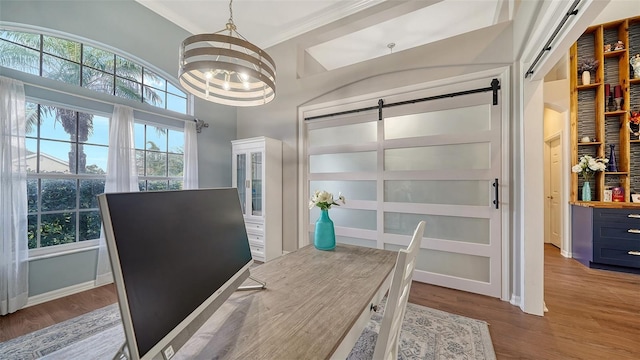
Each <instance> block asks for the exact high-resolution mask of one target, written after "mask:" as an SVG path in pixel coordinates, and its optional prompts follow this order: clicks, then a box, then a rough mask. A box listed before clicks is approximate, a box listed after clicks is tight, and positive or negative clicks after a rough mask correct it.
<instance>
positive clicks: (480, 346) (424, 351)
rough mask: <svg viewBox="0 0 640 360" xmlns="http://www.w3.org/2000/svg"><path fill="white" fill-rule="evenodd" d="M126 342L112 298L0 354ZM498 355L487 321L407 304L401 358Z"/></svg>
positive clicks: (110, 347) (372, 333)
mask: <svg viewBox="0 0 640 360" xmlns="http://www.w3.org/2000/svg"><path fill="white" fill-rule="evenodd" d="M382 305H383V306H384V304H382ZM381 313H382V312H381V311H379V312H378V313H376V314H374V315H373V317H372V318H371V321H369V324H368V325H367V328H366V329H365V331H363V332H362V335H361V336H360V338H359V339H358V341H357V343H356V345H355V347H354V348H353V351H352V352H351V354H350V355H349V360H362V359H371V358H372V355H373V349H374V347H375V342H376V338H377V331H378V329H379V327H380V321H381V320H382V316H381V315H380V314H381ZM123 343H124V333H123V330H122V322H121V321H120V312H119V310H118V306H117V304H113V305H109V306H107V307H104V308H102V309H98V310H95V311H92V312H90V313H88V314H85V315H82V316H78V317H76V318H73V319H70V320H67V321H65V322H62V323H59V324H56V325H52V326H49V327H47V328H45V329H41V330H38V331H35V332H32V333H29V334H27V335H24V336H21V337H18V338H15V339H12V340H9V341H6V342H3V343H0V358H2V359H12V360H13V359H15V360H18V359H19V360H28V359H47V360H53V359H56V360H57V359H64V360H69V359H112V358H113V356H114V355H115V353H116V352H117V351H118V349H119V348H120V346H122V344H123ZM495 358H496V357H495V353H494V350H493V345H492V343H491V337H490V336H489V328H488V326H487V323H485V322H484V321H480V320H475V319H471V318H467V317H464V316H458V315H454V314H450V313H447V312H444V311H439V310H435V309H430V308H427V307H424V306H420V305H415V304H411V303H409V304H407V311H406V315H405V319H404V322H403V324H402V333H401V334H400V352H399V355H398V359H427V360H444V359H447V360H449V359H465V360H466V359H477V360H481V359H487V360H491V359H495Z"/></svg>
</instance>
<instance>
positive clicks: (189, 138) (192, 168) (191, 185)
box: [182, 121, 198, 190]
mask: <svg viewBox="0 0 640 360" xmlns="http://www.w3.org/2000/svg"><path fill="white" fill-rule="evenodd" d="M183 174H184V175H183V176H184V184H183V185H182V188H183V189H185V190H186V189H197V188H198V132H197V131H196V123H195V121H193V122H191V121H187V122H185V125H184V171H183Z"/></svg>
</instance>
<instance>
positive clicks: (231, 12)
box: [229, 0, 233, 24]
mask: <svg viewBox="0 0 640 360" xmlns="http://www.w3.org/2000/svg"><path fill="white" fill-rule="evenodd" d="M232 4H233V0H230V1H229V22H230V23H231V24H233V7H232V6H231V5H232Z"/></svg>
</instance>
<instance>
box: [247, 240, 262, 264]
mask: <svg viewBox="0 0 640 360" xmlns="http://www.w3.org/2000/svg"><path fill="white" fill-rule="evenodd" d="M249 248H251V256H252V257H253V259H254V260H259V261H264V246H258V245H253V244H251V243H249Z"/></svg>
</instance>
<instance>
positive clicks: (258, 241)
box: [247, 233, 264, 246]
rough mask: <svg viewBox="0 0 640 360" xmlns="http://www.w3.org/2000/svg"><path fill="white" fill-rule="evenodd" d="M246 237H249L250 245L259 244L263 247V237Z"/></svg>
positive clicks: (251, 235)
mask: <svg viewBox="0 0 640 360" xmlns="http://www.w3.org/2000/svg"><path fill="white" fill-rule="evenodd" d="M247 236H248V237H249V242H250V243H254V244H260V245H261V246H264V236H262V235H256V234H251V233H248V234H247Z"/></svg>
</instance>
